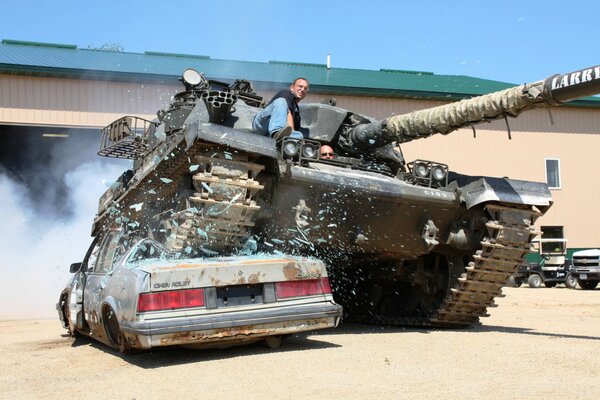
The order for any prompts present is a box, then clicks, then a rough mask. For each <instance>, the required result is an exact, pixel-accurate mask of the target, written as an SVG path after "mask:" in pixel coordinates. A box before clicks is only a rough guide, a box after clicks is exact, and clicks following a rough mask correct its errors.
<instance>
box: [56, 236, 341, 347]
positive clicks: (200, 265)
mask: <svg viewBox="0 0 600 400" xmlns="http://www.w3.org/2000/svg"><path fill="white" fill-rule="evenodd" d="M129 241H130V239H128V238H127V236H124V235H123V234H122V233H121V232H120V231H119V230H114V231H110V232H108V234H106V235H104V236H102V237H99V238H96V239H95V240H94V241H93V242H92V245H91V246H90V248H89V250H88V251H87V254H86V255H85V258H84V260H83V262H79V263H75V264H72V265H71V268H70V271H71V272H72V273H73V274H74V275H73V277H72V278H71V280H70V281H69V283H68V284H67V285H66V287H65V288H64V290H63V291H62V292H61V294H60V298H59V301H58V304H57V311H58V315H59V318H60V320H61V321H62V324H63V327H65V328H66V329H67V330H68V331H69V332H70V333H71V335H73V336H77V335H80V334H83V335H87V336H89V337H91V338H93V339H96V340H98V341H100V342H102V343H105V344H107V345H109V346H111V347H113V348H115V349H117V350H119V351H121V352H124V353H126V352H128V351H130V350H132V349H150V348H153V347H158V346H171V345H183V346H189V347H200V348H201V347H210V346H215V345H219V346H229V345H236V344H244V343H249V342H254V341H258V340H265V341H266V343H267V344H268V345H269V346H270V347H272V348H277V347H279V345H280V344H281V337H282V336H284V335H289V334H294V333H298V332H303V331H312V330H317V329H324V328H332V327H335V326H337V325H338V323H339V321H340V318H341V315H342V307H341V306H340V305H338V304H336V303H335V302H334V299H333V296H332V292H331V287H330V285H329V280H328V277H327V271H326V269H325V265H324V263H323V262H322V261H320V260H316V259H311V258H306V257H296V256H290V255H277V254H275V255H273V254H271V255H264V254H262V255H261V254H255V255H249V256H237V257H213V258H183V257H182V254H181V253H174V252H171V251H170V250H168V249H167V248H166V247H164V246H163V245H161V244H160V243H158V242H156V241H154V240H152V239H148V238H146V239H141V240H138V241H136V242H134V243H129ZM184 254H185V253H184Z"/></svg>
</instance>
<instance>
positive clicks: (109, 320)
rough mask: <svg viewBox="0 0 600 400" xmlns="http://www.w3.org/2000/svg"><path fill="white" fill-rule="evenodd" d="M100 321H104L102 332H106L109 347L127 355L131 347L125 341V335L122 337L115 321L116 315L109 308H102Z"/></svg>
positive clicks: (121, 332) (117, 322)
mask: <svg viewBox="0 0 600 400" xmlns="http://www.w3.org/2000/svg"><path fill="white" fill-rule="evenodd" d="M102 319H103V320H104V330H105V331H106V334H107V336H108V340H109V341H110V343H111V345H112V346H113V347H114V348H115V349H117V350H119V352H121V353H123V354H127V353H129V352H130V351H131V346H130V345H129V342H128V341H127V339H125V335H123V331H122V330H121V327H120V326H119V321H118V320H117V314H115V312H114V311H113V309H112V308H111V307H109V306H106V307H104V310H103V312H102Z"/></svg>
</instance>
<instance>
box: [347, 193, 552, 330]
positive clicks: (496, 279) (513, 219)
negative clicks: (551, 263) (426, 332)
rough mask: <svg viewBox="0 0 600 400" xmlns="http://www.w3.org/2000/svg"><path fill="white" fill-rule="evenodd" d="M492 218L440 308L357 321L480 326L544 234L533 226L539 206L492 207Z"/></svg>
mask: <svg viewBox="0 0 600 400" xmlns="http://www.w3.org/2000/svg"><path fill="white" fill-rule="evenodd" d="M485 208H486V210H487V211H488V213H489V214H490V215H491V219H490V220H489V221H488V222H487V223H486V228H487V231H488V235H487V236H486V237H485V238H484V239H483V240H482V241H481V242H480V243H481V248H480V249H479V250H477V251H476V252H475V254H473V256H472V258H473V261H471V262H470V263H469V265H468V266H467V267H466V268H465V273H463V274H462V275H461V276H460V277H459V278H458V279H457V280H455V281H454V282H451V285H452V286H454V287H451V288H450V290H449V292H448V293H447V295H446V297H445V298H444V300H443V301H442V303H441V304H440V305H439V307H438V308H437V309H436V310H435V311H433V312H431V313H430V314H429V315H428V316H423V317H387V316H383V315H364V314H361V315H353V316H351V318H350V320H351V321H354V322H362V323H371V324H383V325H400V326H414V327H442V328H456V327H468V326H472V325H476V324H479V323H480V322H479V318H480V317H486V316H488V314H487V308H488V307H495V306H496V305H495V303H494V299H495V298H496V297H504V295H503V294H502V287H503V286H504V285H505V284H506V281H507V279H508V278H509V277H510V276H511V275H512V274H513V273H514V272H515V270H516V268H517V267H518V265H519V264H520V263H521V262H522V260H523V258H524V257H525V255H526V254H527V252H528V251H529V250H530V243H531V241H532V239H533V238H534V237H535V236H536V235H538V234H539V233H540V232H538V231H536V230H535V229H534V227H533V223H534V222H535V220H536V218H537V217H539V216H541V215H542V213H541V212H539V211H538V210H537V209H535V207H533V208H531V209H519V208H514V207H510V206H509V205H496V204H488V205H487V206H486V207H485Z"/></svg>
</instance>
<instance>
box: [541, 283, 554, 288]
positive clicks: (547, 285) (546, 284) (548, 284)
mask: <svg viewBox="0 0 600 400" xmlns="http://www.w3.org/2000/svg"><path fill="white" fill-rule="evenodd" d="M544 286H546V287H548V288H551V287H554V286H556V282H544Z"/></svg>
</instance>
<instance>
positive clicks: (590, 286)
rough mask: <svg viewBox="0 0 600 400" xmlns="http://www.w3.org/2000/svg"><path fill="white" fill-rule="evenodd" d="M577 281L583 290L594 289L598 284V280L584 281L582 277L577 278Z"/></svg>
mask: <svg viewBox="0 0 600 400" xmlns="http://www.w3.org/2000/svg"><path fill="white" fill-rule="evenodd" d="M577 283H579V287H580V288H582V289H583V290H594V289H596V286H598V281H582V280H581V279H577Z"/></svg>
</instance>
